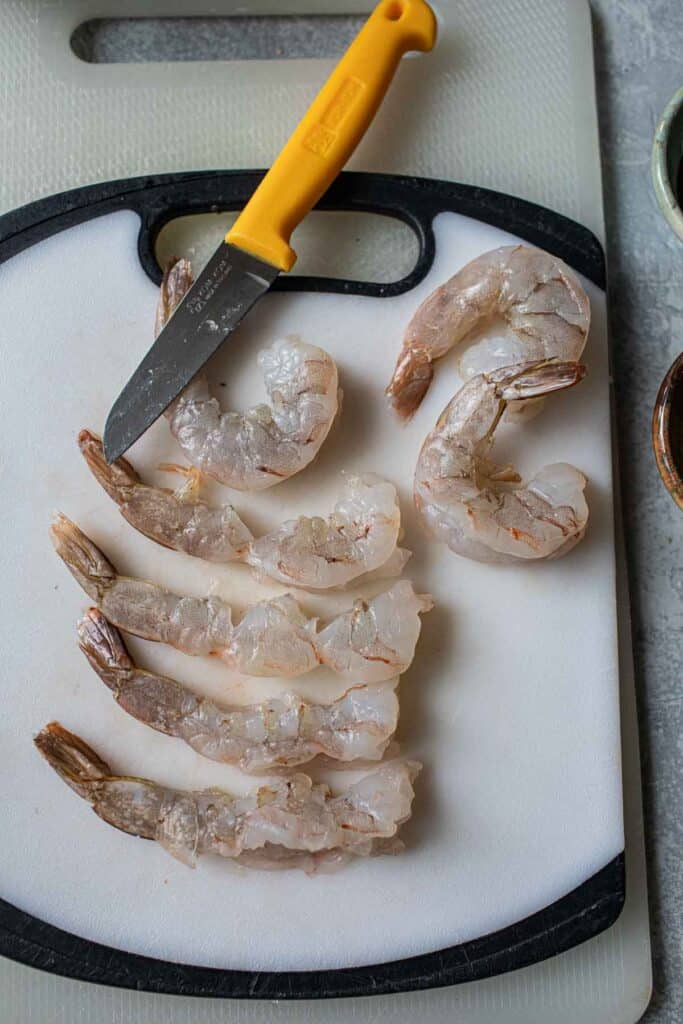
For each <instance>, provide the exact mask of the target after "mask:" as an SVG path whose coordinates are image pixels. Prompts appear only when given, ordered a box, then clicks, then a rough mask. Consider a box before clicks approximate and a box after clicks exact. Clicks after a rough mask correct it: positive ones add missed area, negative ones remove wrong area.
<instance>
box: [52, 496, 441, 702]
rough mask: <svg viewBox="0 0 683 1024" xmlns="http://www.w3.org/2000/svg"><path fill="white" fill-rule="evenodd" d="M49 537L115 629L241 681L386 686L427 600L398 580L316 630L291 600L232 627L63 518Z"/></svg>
mask: <svg viewBox="0 0 683 1024" xmlns="http://www.w3.org/2000/svg"><path fill="white" fill-rule="evenodd" d="M50 535H51V538H52V543H53V545H54V547H55V550H56V551H57V553H58V555H59V556H60V558H61V559H62V560H63V561H64V563H65V565H66V566H67V568H68V569H69V570H70V572H71V573H72V575H73V576H74V578H75V579H76V580H77V581H78V583H79V584H80V585H81V586H82V587H83V589H84V590H85V592H86V594H88V596H89V597H90V598H92V600H94V601H95V602H96V603H97V605H98V606H99V608H100V609H101V611H102V612H103V613H104V615H105V616H106V617H107V618H108V619H109V620H110V621H111V622H112V623H113V624H114V625H115V626H118V627H119V629H124V630H126V632H128V633H133V634H134V635H135V636H140V637H143V638H144V639H146V640H156V641H160V642H162V643H167V644H171V645H172V646H173V647H177V648H178V649H179V650H181V651H185V652H186V653H187V654H195V655H209V654H213V655H216V656H218V657H220V658H221V659H222V660H223V661H224V662H225V663H226V664H228V665H230V667H231V668H234V669H236V670H237V671H239V672H243V673H244V674H245V675H252V676H284V677H291V676H298V675H302V674H303V673H305V672H309V671H310V670H311V669H313V668H315V667H316V666H318V665H326V666H328V667H329V668H332V669H333V670H334V671H335V672H337V673H339V674H340V675H342V676H345V677H346V678H349V679H351V680H352V681H353V682H354V683H374V682H382V681H383V680H386V679H391V678H393V677H394V676H396V675H399V674H400V673H401V672H403V671H405V669H406V668H408V666H409V665H410V663H411V661H412V659H413V655H414V653H415V646H416V644H417V640H418V637H419V635H420V613H422V612H425V611H428V610H429V609H430V608H431V607H432V599H431V597H430V596H429V595H424V594H416V593H415V591H414V590H413V586H412V583H410V582H409V581H408V580H401V581H399V582H398V583H395V584H394V586H393V587H392V588H391V589H390V590H388V591H386V592H384V593H383V594H379V595H378V596H377V597H374V598H373V599H372V600H370V601H367V602H366V601H362V600H358V601H356V602H355V604H354V605H353V607H352V608H350V609H349V610H348V611H346V612H343V613H342V614H341V615H338V616H337V617H336V618H334V619H332V621H331V622H330V623H329V624H328V625H327V626H325V628H324V629H322V630H320V631H318V628H317V619H315V618H307V617H306V615H304V613H303V611H302V610H301V608H300V607H299V605H298V603H297V602H296V600H295V599H294V597H292V595H291V594H284V595H283V596H282V597H274V598H271V599H270V600H268V601H261V602H259V603H258V604H255V605H252V607H251V608H249V609H247V611H246V612H245V614H244V615H243V617H242V618H241V620H240V621H239V622H238V623H237V625H233V621H232V609H231V607H230V605H228V604H226V603H225V602H224V601H221V600H220V598H218V597H207V598H196V597H181V596H179V595H178V594H172V593H170V592H169V591H167V590H164V589H163V588H162V587H159V586H156V585H155V584H154V583H148V582H146V581H144V580H137V579H133V578H132V577H128V576H121V575H119V573H118V572H117V571H116V569H115V568H114V566H113V565H112V564H111V562H109V560H108V559H107V557H106V556H105V555H104V554H103V553H102V552H101V551H100V549H99V548H98V547H97V546H96V545H95V544H93V542H92V541H91V540H90V538H89V537H86V535H85V534H84V533H83V532H82V531H81V530H79V528H78V527H77V526H76V525H75V523H72V522H71V521H70V520H68V519H67V518H66V517H65V516H62V515H60V516H57V518H56V519H55V521H54V523H53V524H52V527H51V531H50Z"/></svg>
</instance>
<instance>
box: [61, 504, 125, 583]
mask: <svg viewBox="0 0 683 1024" xmlns="http://www.w3.org/2000/svg"><path fill="white" fill-rule="evenodd" d="M50 538H51V540H52V545H53V547H54V549H55V551H56V552H57V554H58V555H59V557H60V558H61V559H62V561H63V562H64V564H65V565H66V567H67V569H68V570H69V571H70V573H71V575H72V576H73V577H74V579H75V580H77V582H78V583H80V585H81V586H82V587H83V589H84V590H85V592H86V594H87V595H88V596H89V597H91V598H92V599H93V601H97V602H98V603H99V602H100V601H101V600H102V596H103V594H104V593H105V592H106V591H107V590H108V588H109V587H110V586H111V585H112V584H113V583H114V581H115V580H116V576H117V573H116V569H115V568H114V566H113V565H112V564H111V562H110V561H108V559H107V558H106V557H105V556H104V555H103V554H102V552H101V551H100V549H99V548H98V547H96V546H95V544H93V542H92V541H91V540H90V538H89V537H86V535H85V534H84V533H83V531H82V530H79V528H78V527H77V526H76V524H75V523H72V522H71V520H70V519H67V517H66V516H63V515H62V514H61V513H57V515H56V516H55V519H54V521H53V523H52V525H51V527H50Z"/></svg>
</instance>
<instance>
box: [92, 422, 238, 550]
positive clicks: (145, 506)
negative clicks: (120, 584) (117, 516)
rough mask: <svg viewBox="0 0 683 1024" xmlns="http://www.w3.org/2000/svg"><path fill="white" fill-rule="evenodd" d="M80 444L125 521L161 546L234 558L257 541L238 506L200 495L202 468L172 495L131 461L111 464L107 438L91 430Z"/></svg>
mask: <svg viewBox="0 0 683 1024" xmlns="http://www.w3.org/2000/svg"><path fill="white" fill-rule="evenodd" d="M78 444H79V447H80V449H81V452H82V453H83V456H84V458H85V460H86V462H87V463H88V466H89V467H90V469H91V471H92V473H93V475H94V476H95V477H96V479H97V480H98V482H99V483H100V484H101V485H102V487H103V488H104V489H105V491H106V492H107V494H108V495H109V497H110V498H113V499H114V501H115V502H116V504H117V505H118V506H119V509H120V510H121V514H122V516H123V517H124V519H127V520H128V522H129V523H130V524H131V526H134V527H135V529H136V530H139V531H140V533H144V534H145V536H147V537H151V539H152V540H155V541H156V542H157V543H158V544H163V545H164V547H167V548H174V549H175V550H177V551H186V552H187V554H188V555H196V556H197V558H205V559H207V560H208V561H210V562H231V561H233V560H234V559H236V558H240V557H241V552H243V551H244V550H245V549H246V548H247V546H248V544H249V543H250V541H252V540H253V536H252V534H251V531H250V530H249V529H248V528H247V527H246V526H245V525H244V523H243V522H242V520H241V519H240V517H239V516H238V514H237V512H236V511H235V509H234V508H233V507H232V505H222V506H220V507H218V508H210V507H209V506H208V505H207V504H206V502H204V501H202V500H201V499H200V497H199V485H200V476H201V474H200V473H199V471H198V470H196V469H189V470H187V474H186V479H185V481H184V483H183V485H182V487H180V488H179V489H178V490H177V491H175V492H174V493H170V492H169V491H167V490H164V489H162V488H161V487H150V486H149V485H148V484H145V483H143V482H142V480H141V479H140V477H139V476H138V474H137V473H136V471H135V470H134V469H133V467H132V466H131V464H130V462H128V460H127V459H124V458H120V459H117V460H116V461H115V462H113V463H112V464H111V465H109V463H108V462H107V460H106V459H105V457H104V449H103V447H102V441H101V440H100V438H99V437H97V436H96V435H95V434H91V433H90V431H89V430H82V431H81V432H80V434H79V435H78Z"/></svg>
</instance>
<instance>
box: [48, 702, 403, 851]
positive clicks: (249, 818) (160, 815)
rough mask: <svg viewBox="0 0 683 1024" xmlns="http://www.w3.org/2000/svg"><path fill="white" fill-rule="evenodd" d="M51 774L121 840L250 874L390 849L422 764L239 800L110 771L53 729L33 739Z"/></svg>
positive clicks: (280, 787)
mask: <svg viewBox="0 0 683 1024" xmlns="http://www.w3.org/2000/svg"><path fill="white" fill-rule="evenodd" d="M34 742H35V744H36V746H37V748H38V750H39V751H40V753H41V754H42V755H43V757H44V758H45V759H46V760H47V761H48V763H49V764H50V765H51V766H52V768H54V770H55V771H56V772H57V774H58V775H59V776H60V778H61V779H63V780H64V782H66V783H67V785H68V786H70V787H71V789H73V790H74V792H76V793H77V794H78V795H79V796H80V797H82V798H83V799H84V800H87V801H88V803H90V804H91V805H92V808H93V810H94V811H95V813H96V814H97V815H99V817H100V818H102V819H104V821H107V822H109V824H110V825H114V826H115V827H116V828H119V829H121V830H122V831H123V832H128V833H129V834H130V835H134V836H141V837H142V838H144V839H154V840H156V841H157V842H158V843H160V844H161V845H162V846H163V847H164V848H165V849H166V850H167V851H168V852H169V853H170V854H172V856H174V857H176V858H177V859H178V860H180V861H182V862H183V863H184V864H187V865H188V866H190V867H194V865H195V863H196V859H197V857H198V856H199V855H201V854H205V853H212V854H218V855H219V856H221V857H227V858H231V859H233V860H236V861H237V862H238V863H243V864H246V865H247V866H250V867H261V868H263V867H271V868H276V867H303V868H304V870H308V871H313V870H315V869H316V867H318V866H325V865H327V866H333V864H334V862H337V863H339V862H343V860H344V859H346V858H348V857H353V856H355V857H365V856H370V855H372V854H373V853H379V852H385V851H391V852H393V851H395V850H396V849H398V846H397V843H396V833H397V832H398V829H399V827H400V826H401V825H402V824H403V822H405V821H407V820H408V818H409V817H410V812H411V806H412V801H413V796H414V791H413V785H412V783H413V781H414V779H415V777H416V775H417V774H418V772H419V771H420V768H421V765H419V764H418V763H417V762H413V761H393V762H388V763H387V764H386V765H384V766H382V767H381V768H379V769H378V770H376V771H374V772H373V773H372V774H371V775H366V776H365V777H364V778H362V779H361V780H360V782H358V783H356V785H354V786H351V787H350V789H348V790H347V792H346V793H343V794H342V795H340V796H331V794H330V791H329V789H328V787H327V786H325V785H322V784H314V783H313V781H312V780H311V779H310V778H309V777H308V776H307V775H303V774H297V775H293V776H291V777H290V778H287V779H279V780H274V781H271V782H269V783H268V784H267V785H263V786H260V787H259V789H257V790H256V791H255V792H253V793H250V794H249V795H247V796H242V797H239V796H231V795H230V794H229V793H225V792H223V791H221V790H218V789H210V790H202V791H198V792H191V791H184V790H176V789H170V788H168V787H166V786H161V785H158V784H157V783H154V782H150V781H149V780H148V779H138V778H133V777H132V776H125V775H112V773H111V769H110V767H109V765H108V764H107V763H106V762H105V761H103V760H102V758H100V757H99V756H98V755H97V754H96V753H95V751H94V750H92V748H91V747H89V746H88V745H87V744H86V743H84V742H83V740H82V739H80V738H79V737H78V736H75V735H74V734H73V733H70V732H68V731H67V730H66V729H65V728H64V727H63V726H61V725H60V724H59V723H58V722H51V723H50V724H49V725H47V726H46V727H45V728H44V729H43V730H42V731H41V732H40V733H38V735H37V736H36V737H35V740H34Z"/></svg>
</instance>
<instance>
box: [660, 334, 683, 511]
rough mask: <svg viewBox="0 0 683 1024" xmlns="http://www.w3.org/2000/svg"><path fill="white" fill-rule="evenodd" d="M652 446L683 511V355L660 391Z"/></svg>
mask: <svg viewBox="0 0 683 1024" xmlns="http://www.w3.org/2000/svg"><path fill="white" fill-rule="evenodd" d="M652 444H653V446H654V451H655V458H656V460H657V468H658V469H659V473H660V476H661V478H662V480H663V481H664V484H665V486H666V489H667V490H668V491H669V494H670V495H671V497H672V498H673V500H674V501H675V502H676V504H677V505H678V507H679V508H680V509H683V353H681V355H680V356H679V357H678V359H677V360H676V361H675V362H674V364H673V366H672V367H671V368H670V370H669V372H668V373H667V375H666V377H665V378H664V380H663V381H662V386H661V387H660V389H659V394H658V395H657V401H656V402H655V411H654V416H653V418H652Z"/></svg>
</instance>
